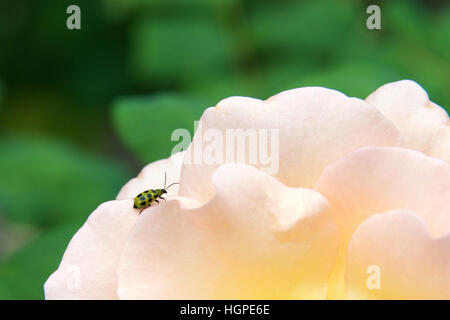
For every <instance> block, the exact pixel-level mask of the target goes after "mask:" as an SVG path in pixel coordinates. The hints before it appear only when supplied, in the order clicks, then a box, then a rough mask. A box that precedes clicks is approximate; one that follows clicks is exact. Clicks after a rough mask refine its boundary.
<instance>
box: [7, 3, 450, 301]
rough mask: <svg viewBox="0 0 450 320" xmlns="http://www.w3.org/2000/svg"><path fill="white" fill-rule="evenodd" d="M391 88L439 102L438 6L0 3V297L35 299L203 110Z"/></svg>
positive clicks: (447, 50) (445, 45) (441, 12)
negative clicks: (76, 244)
mask: <svg viewBox="0 0 450 320" xmlns="http://www.w3.org/2000/svg"><path fill="white" fill-rule="evenodd" d="M70 4H77V5H78V6H80V8H81V30H68V29H67V28H66V19H67V17H68V16H69V15H68V14H66V8H67V7H68V6H69V5H70ZM369 4H378V5H379V6H380V7H381V13H382V29H381V30H368V29H367V28H366V19H367V17H368V15H367V14H366V8H367V6H368V5H369ZM405 78H409V79H414V80H416V81H417V82H418V83H420V84H421V85H422V86H423V87H424V88H426V90H427V91H428V93H429V95H430V96H431V98H432V99H433V100H434V101H435V102H436V103H438V104H440V105H442V106H444V107H449V106H450V90H449V89H450V7H449V1H445V0H443V1H439V0H436V1H413V0H409V1H394V0H390V1H356V0H355V1H350V0H348V1H346V0H339V1H337V0H314V1H295V0H276V1H275V0H272V1H264V0H178V1H177V0H103V1H100V0H98V1H92V0H90V1H88V0H86V1H75V0H73V1H66V0H58V1H54V0H39V1H38V0H34V1H31V0H30V1H26V0H15V1H7V0H6V1H1V2H0V299H41V298H43V290H42V285H43V283H44V282H45V280H46V278H47V277H48V276H49V275H50V274H51V272H52V271H54V270H55V269H56V267H57V265H58V263H59V261H60V259H61V256H62V254H63V252H64V249H65V247H66V245H67V243H68V241H69V240H70V238H71V236H72V235H73V234H74V233H75V232H76V230H77V229H78V228H79V227H80V226H81V225H82V223H83V222H84V221H85V219H86V217H87V216H88V215H89V214H90V213H91V212H92V211H93V210H94V209H95V208H96V207H97V206H98V205H99V204H100V203H101V202H104V201H107V200H110V199H114V198H115V196H116V194H117V193H118V191H119V189H120V187H121V186H122V185H123V184H124V183H125V182H126V181H128V180H129V179H130V178H131V177H133V176H135V175H136V174H137V172H138V171H139V169H140V168H141V167H143V166H144V165H145V164H146V163H148V162H151V161H153V160H156V159H159V158H162V157H167V156H168V155H169V154H170V151H171V149H172V147H173V146H174V145H175V144H176V142H172V141H170V134H171V132H172V131H173V130H174V129H175V128H180V127H184V128H187V129H190V130H191V132H192V130H193V120H195V119H198V118H199V117H200V115H201V113H202V111H203V110H204V108H205V107H208V106H210V105H214V104H216V103H217V102H218V101H219V100H220V99H222V98H225V97H227V96H230V95H245V96H252V97H257V98H262V99H265V98H267V97H269V96H271V95H273V94H275V93H277V92H279V91H282V90H286V89H291V88H295V87H300V86H313V85H319V86H326V87H330V88H334V89H338V90H340V91H342V92H344V93H345V94H347V95H349V96H357V97H360V98H365V97H366V96H367V95H368V94H369V93H371V92H372V91H373V90H375V89H376V88H378V87H379V86H380V85H382V84H384V83H386V82H390V81H395V80H399V79H405ZM447 110H449V109H447ZM159 183H162V181H156V182H155V184H159Z"/></svg>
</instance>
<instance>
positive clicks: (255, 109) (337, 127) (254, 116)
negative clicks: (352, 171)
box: [180, 87, 399, 202]
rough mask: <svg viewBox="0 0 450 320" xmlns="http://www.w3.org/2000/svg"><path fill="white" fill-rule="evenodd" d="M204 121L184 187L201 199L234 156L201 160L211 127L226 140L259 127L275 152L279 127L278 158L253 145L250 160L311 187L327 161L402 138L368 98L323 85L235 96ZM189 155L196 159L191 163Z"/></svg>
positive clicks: (286, 179) (287, 179)
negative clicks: (268, 95) (264, 96)
mask: <svg viewBox="0 0 450 320" xmlns="http://www.w3.org/2000/svg"><path fill="white" fill-rule="evenodd" d="M201 124H202V125H201V129H202V130H197V132H196V134H195V136H194V139H193V143H192V144H191V146H190V147H189V148H188V150H187V153H186V157H185V160H184V163H183V170H182V174H181V181H182V185H181V187H180V195H182V196H187V197H190V198H194V199H197V200H199V201H201V202H206V201H207V200H208V199H210V198H211V197H212V196H213V194H214V186H213V185H212V182H211V178H210V177H211V175H212V173H213V172H214V171H215V170H216V169H217V168H218V167H219V166H220V165H221V164H223V163H224V162H231V161H226V156H229V154H227V152H225V151H224V152H222V154H223V156H224V159H222V160H221V159H220V158H219V159H218V160H219V161H218V162H217V163H205V161H203V163H199V161H198V160H196V159H195V153H196V152H197V151H198V150H200V148H201V147H203V151H204V150H205V149H207V148H208V145H211V144H212V142H207V141H204V142H203V143H202V134H201V133H206V132H208V130H209V129H211V128H212V129H217V130H219V134H220V135H221V136H222V137H223V138H224V139H225V142H226V133H227V132H230V131H229V130H230V129H243V130H247V129H250V130H253V133H255V134H256V136H257V137H259V141H258V143H261V142H262V143H265V142H266V140H267V141H268V143H267V145H268V146H269V147H270V148H271V150H273V151H271V152H273V153H272V154H273V155H274V156H275V155H276V151H275V149H276V148H274V145H272V144H271V138H272V137H273V136H275V135H272V134H271V132H270V129H279V157H275V158H274V159H272V162H271V161H270V160H271V159H270V158H268V159H266V160H267V163H264V161H263V160H264V159H262V158H261V155H263V154H265V152H266V148H265V147H259V146H258V145H252V146H247V148H246V151H245V153H246V160H245V163H247V164H251V165H254V166H255V167H257V168H259V169H261V170H265V172H268V173H270V174H273V175H274V176H275V177H276V178H277V179H278V180H280V181H281V182H283V183H285V184H286V185H288V186H291V187H306V188H310V187H313V186H314V184H315V182H316V180H317V178H318V177H319V176H320V173H321V172H322V170H323V169H324V168H325V167H326V166H327V165H329V164H330V163H332V162H333V161H335V160H337V159H339V158H340V157H342V156H344V155H345V154H347V153H349V152H350V151H352V150H355V149H357V148H359V147H361V146H365V145H382V146H391V145H396V144H397V140H398V139H399V134H398V131H397V129H396V128H395V126H394V125H393V124H392V123H391V122H390V121H389V120H388V119H386V118H384V117H383V116H382V114H381V113H380V112H378V110H376V109H375V108H373V107H372V106H370V105H368V104H367V103H366V102H364V101H363V100H360V99H356V98H349V97H347V96H345V95H344V94H342V93H340V92H338V91H335V90H330V89H326V88H320V87H307V88H300V89H293V90H289V91H285V92H282V93H280V94H277V95H276V96H273V97H271V98H270V99H268V100H267V101H261V100H258V99H252V98H246V97H231V98H228V99H225V100H222V101H221V102H219V103H218V104H217V106H216V107H214V108H209V109H207V110H206V111H205V112H204V114H203V116H202V119H201ZM264 130H267V132H266V133H267V137H268V138H267V139H263V134H264V132H263V131H264ZM209 133H211V130H210V131H209ZM259 135H261V136H259ZM242 136H243V135H242ZM231 146H232V145H231V144H230V145H228V146H226V145H225V143H224V148H223V149H222V150H225V149H226V148H227V147H228V148H230V149H232V148H231ZM250 152H256V153H257V157H258V158H257V161H255V163H250V155H251V154H249V153H250ZM200 154H201V153H200ZM188 155H190V157H188ZM270 155H271V153H269V156H270ZM189 159H190V161H191V163H188V160H189ZM200 160H201V159H200ZM235 160H236V158H235ZM271 163H272V164H273V167H271V166H270V164H271ZM277 164H279V170H277ZM271 171H274V172H271Z"/></svg>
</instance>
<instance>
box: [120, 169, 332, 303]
mask: <svg viewBox="0 0 450 320" xmlns="http://www.w3.org/2000/svg"><path fill="white" fill-rule="evenodd" d="M212 179H213V182H214V185H215V187H216V193H215V194H214V196H213V197H212V199H211V200H210V201H209V202H208V203H206V204H203V205H200V204H199V203H198V202H194V204H192V200H190V199H186V198H181V197H179V198H176V199H173V200H170V201H168V202H167V203H165V204H161V205H159V206H157V207H153V208H150V209H147V210H146V211H145V212H144V213H143V214H142V216H141V217H140V218H139V221H138V223H137V224H136V226H135V228H134V229H133V230H132V232H131V234H130V237H129V240H128V242H127V245H126V247H125V250H124V253H123V255H122V257H121V262H120V265H119V269H118V270H119V271H118V274H119V290H118V294H119V297H120V298H122V299H301V298H304V299H305V298H310V299H323V298H325V297H326V291H327V282H328V277H329V275H330V272H331V270H332V268H333V266H334V263H335V259H336V254H337V242H338V234H337V228H336V225H335V224H334V222H333V221H332V219H331V217H330V215H329V213H328V203H327V201H326V199H325V198H324V197H322V196H321V195H320V194H319V193H317V192H315V191H313V190H309V189H293V188H288V187H286V186H285V185H283V184H282V183H280V182H278V181H277V180H276V179H274V178H273V177H271V176H269V175H267V174H264V173H261V172H260V171H258V170H256V169H255V168H253V167H250V166H247V165H243V164H227V165H224V166H222V167H220V168H219V169H218V170H217V172H216V173H215V174H214V175H213V178H212ZM186 203H187V204H186ZM189 203H190V204H189Z"/></svg>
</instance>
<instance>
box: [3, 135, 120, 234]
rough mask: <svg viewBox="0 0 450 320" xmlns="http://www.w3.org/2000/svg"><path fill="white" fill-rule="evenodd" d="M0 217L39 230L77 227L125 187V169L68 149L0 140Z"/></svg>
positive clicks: (36, 141) (54, 143) (53, 143)
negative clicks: (61, 225) (74, 224)
mask: <svg viewBox="0 0 450 320" xmlns="http://www.w3.org/2000/svg"><path fill="white" fill-rule="evenodd" d="M0 177H1V179H0V212H1V213H3V215H4V216H6V217H7V218H8V219H10V220H12V221H16V222H21V223H28V224H32V225H40V226H53V225H56V224H59V223H63V222H64V223H65V222H69V221H74V222H81V221H83V220H84V219H85V217H86V216H87V215H88V214H89V213H91V212H92V211H93V210H94V209H95V208H96V207H97V206H98V205H99V204H100V203H102V202H104V201H107V200H110V199H113V198H114V197H115V195H116V194H117V192H118V191H119V189H120V187H121V186H122V185H123V183H125V182H126V179H127V173H126V170H125V168H124V167H123V166H122V165H121V164H119V163H117V162H115V161H111V160H109V159H105V158H101V157H97V156H94V155H91V154H88V153H86V152H83V151H82V150H80V149H78V148H76V147H74V146H71V145H69V144H67V143H64V142H61V141H56V140H50V139H44V138H39V137H25V136H22V137H15V138H3V139H0Z"/></svg>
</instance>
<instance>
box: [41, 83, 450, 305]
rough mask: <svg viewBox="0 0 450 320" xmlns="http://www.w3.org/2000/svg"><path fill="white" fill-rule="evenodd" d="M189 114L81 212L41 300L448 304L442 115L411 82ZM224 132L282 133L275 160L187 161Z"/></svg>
mask: <svg viewBox="0 0 450 320" xmlns="http://www.w3.org/2000/svg"><path fill="white" fill-rule="evenodd" d="M201 124H202V131H198V132H197V133H196V135H195V136H194V139H193V142H192V144H191V145H190V147H189V148H188V150H187V151H186V152H182V153H178V154H175V155H173V156H172V157H171V158H170V159H166V160H160V161H157V162H155V163H152V164H150V165H148V166H147V167H145V168H144V169H143V170H142V172H141V173H140V174H139V176H138V177H137V178H135V179H132V180H131V181H130V182H128V183H127V184H126V185H125V186H124V187H123V188H122V190H121V191H120V193H119V195H118V196H117V200H115V201H109V202H106V203H104V204H102V205H100V206H99V207H98V208H97V209H96V210H95V211H94V212H93V213H92V214H91V215H90V217H89V218H88V220H87V221H86V223H85V224H84V225H83V227H82V228H81V229H80V230H79V231H78V232H77V233H76V234H75V236H74V237H73V238H72V240H71V242H70V243H69V246H68V248H67V250H66V252H65V254H64V257H63V259H62V261H61V264H60V266H59V268H58V269H57V270H56V271H55V272H54V273H53V274H52V275H51V276H50V278H49V279H48V280H47V282H46V284H45V296H46V298H47V299H117V298H119V299H325V298H346V297H347V298H351V299H420V298H424V299H450V120H449V117H448V115H447V113H446V112H445V111H444V109H442V108H440V107H439V106H437V105H436V104H434V103H432V102H431V101H430V100H429V99H428V96H427V94H426V92H425V91H424V90H423V89H422V88H421V87H420V86H419V85H418V84H416V83H415V82H413V81H407V80H405V81H399V82H394V83H389V84H387V85H384V86H383V87H381V88H379V89H378V90H376V91H375V92H374V93H372V94H371V95H370V96H369V97H368V98H367V99H366V100H365V101H364V100H360V99H357V98H349V97H347V96H345V95H344V94H342V93H340V92H338V91H334V90H330V89H325V88H318V87H308V88H299V89H294V90H289V91H285V92H282V93H280V94H277V95H275V96H273V97H271V98H269V99H267V100H266V101H261V100H258V99H251V98H246V97H231V98H228V99H225V100H222V101H221V102H219V103H218V104H217V105H216V107H213V108H208V109H207V110H206V111H205V112H204V113H203V116H202V118H201ZM233 128H234V129H244V130H247V129H252V130H258V129H279V145H278V151H279V158H277V159H278V160H279V162H278V168H277V169H278V170H277V171H276V172H274V173H273V174H271V175H269V174H267V173H266V172H265V167H266V165H267V164H266V163H261V162H257V163H252V165H249V160H248V159H247V160H248V161H247V160H246V162H247V163H222V162H219V163H209V164H205V163H197V162H195V161H192V158H191V155H192V154H193V150H196V148H198V147H199V146H200V145H201V144H202V143H203V144H204V143H205V141H204V137H203V134H202V133H201V132H207V131H208V129H214V130H216V131H215V132H216V133H217V132H218V133H221V134H223V135H226V130H227V129H233ZM199 132H200V133H199ZM247 151H251V150H247ZM189 159H191V160H189ZM164 172H167V174H168V182H174V181H180V186H179V188H178V187H173V188H171V189H169V190H168V195H167V199H168V200H167V202H166V203H165V202H164V201H161V203H160V204H159V205H154V206H151V207H150V208H148V209H145V210H144V211H143V212H142V214H139V210H137V209H133V198H134V197H135V196H136V195H137V194H138V193H140V192H141V191H144V190H146V189H150V188H159V187H161V183H162V180H163V177H164Z"/></svg>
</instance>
